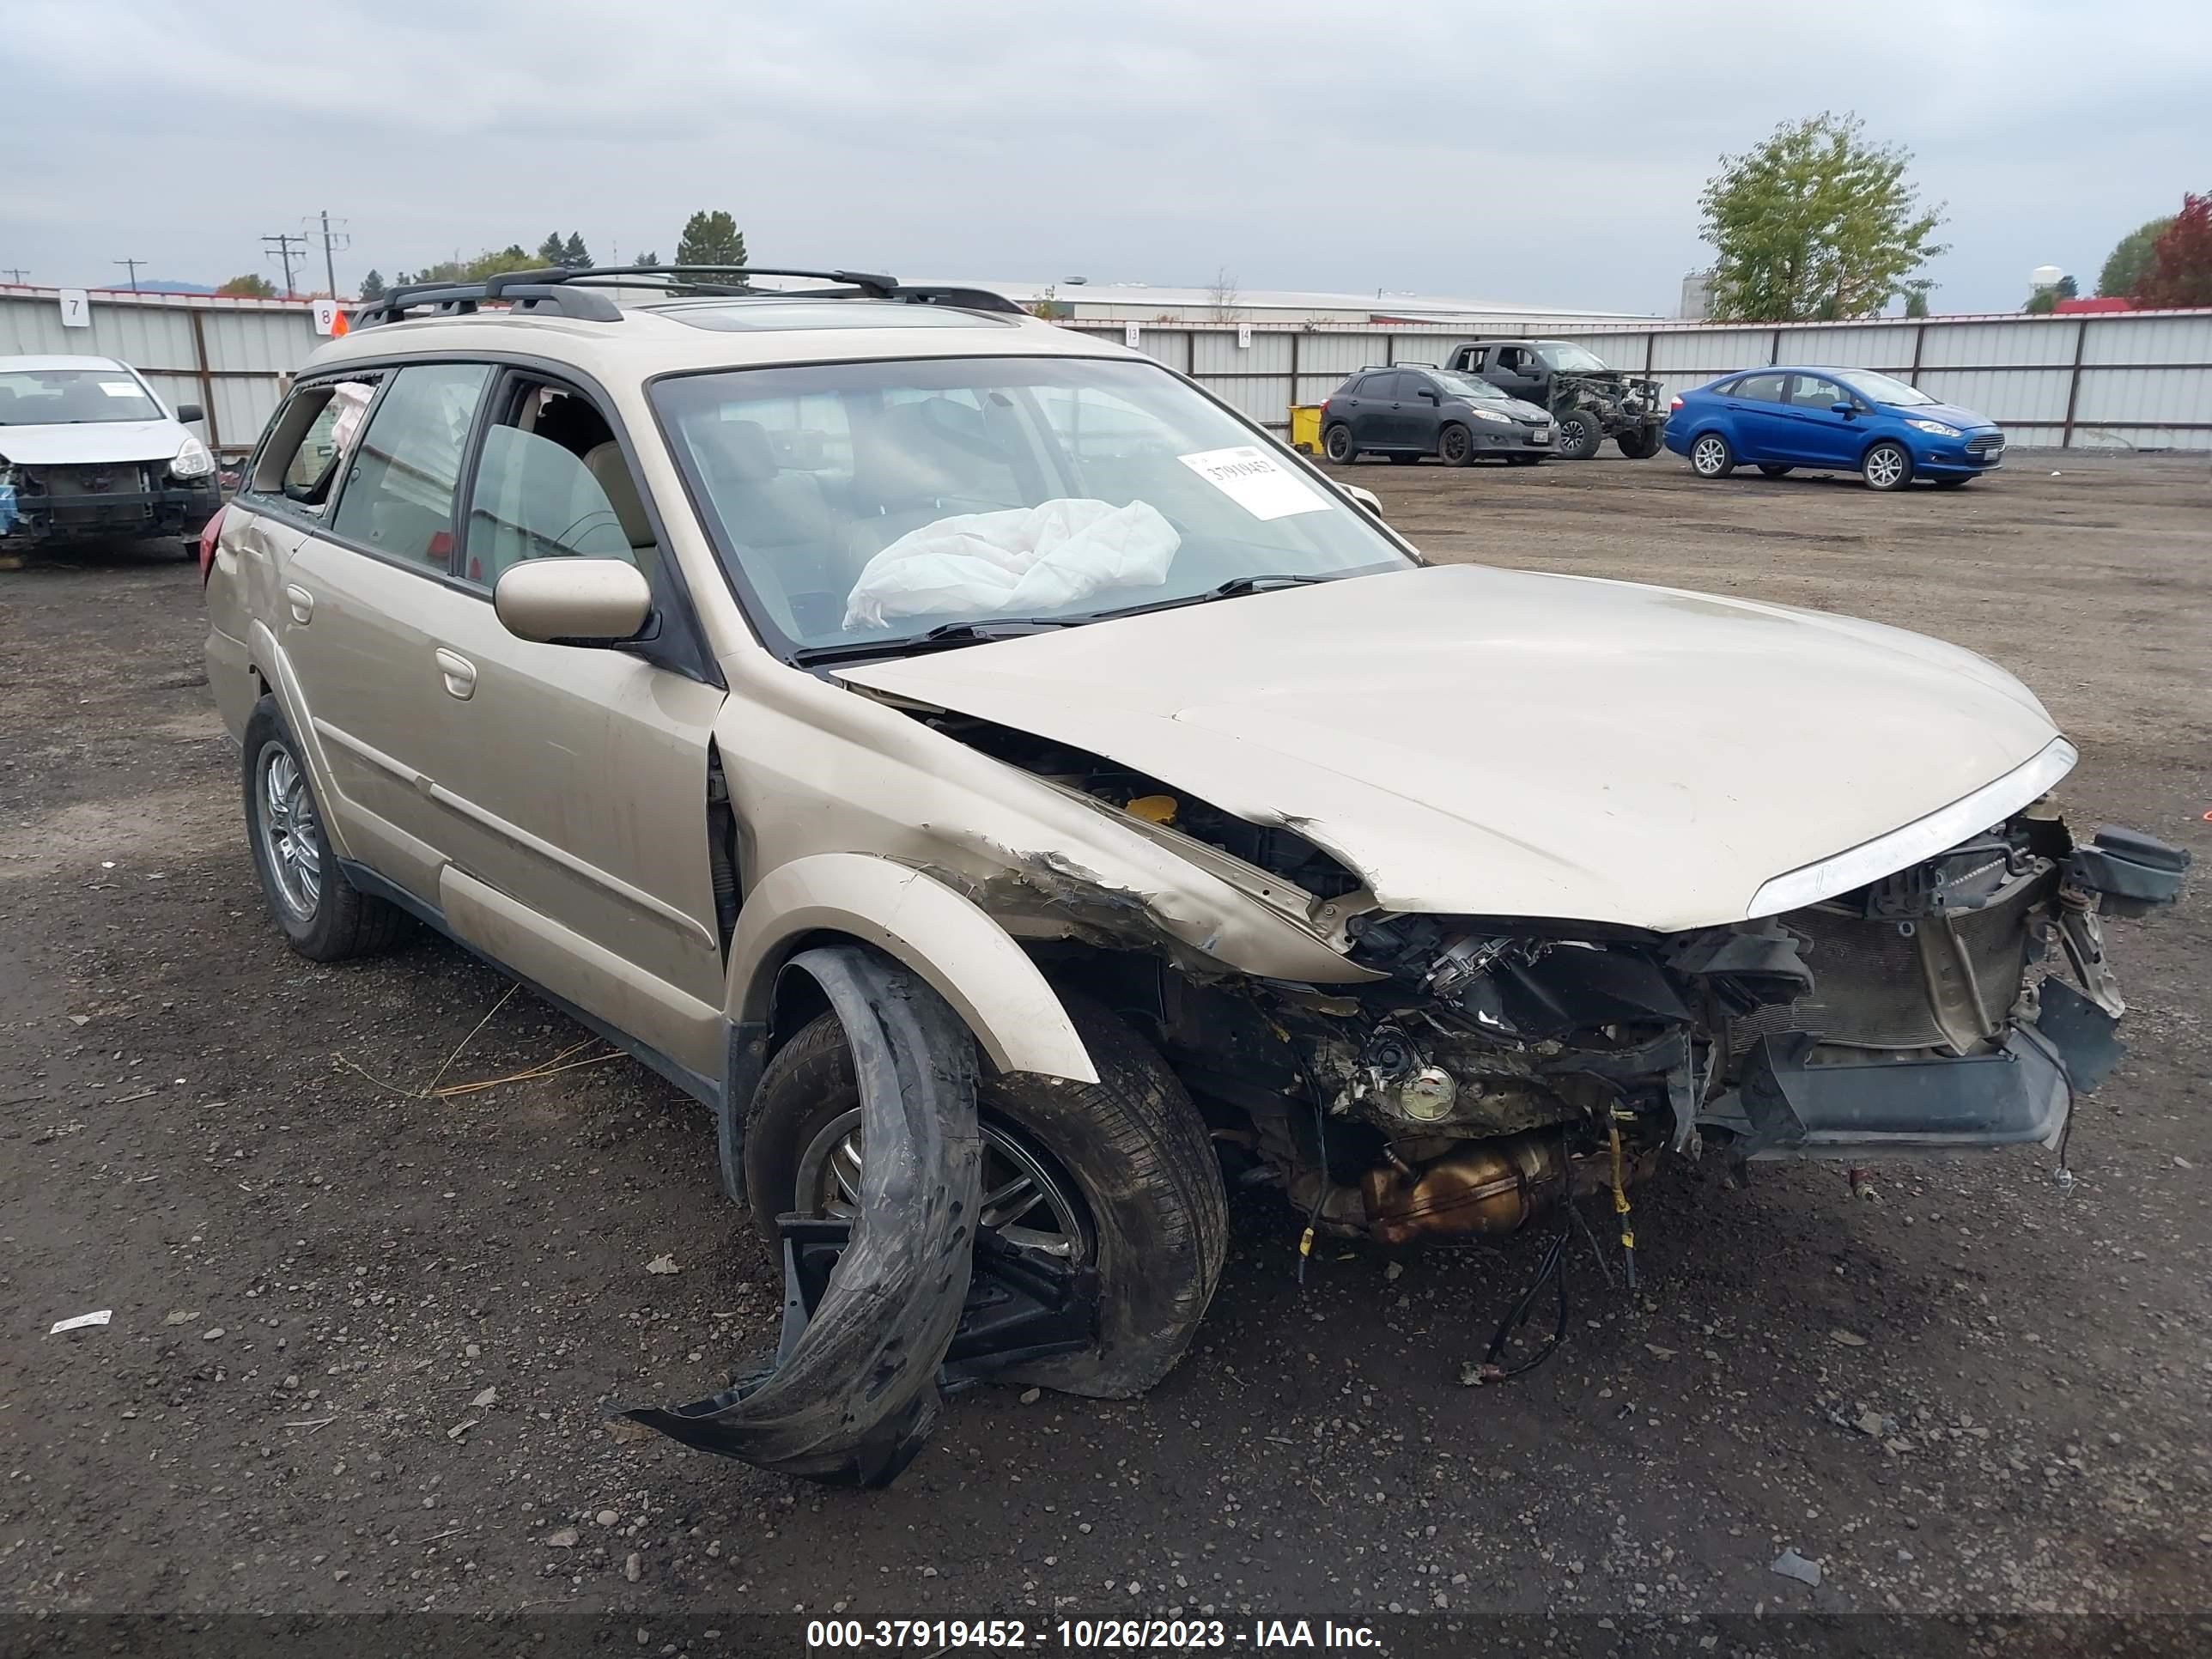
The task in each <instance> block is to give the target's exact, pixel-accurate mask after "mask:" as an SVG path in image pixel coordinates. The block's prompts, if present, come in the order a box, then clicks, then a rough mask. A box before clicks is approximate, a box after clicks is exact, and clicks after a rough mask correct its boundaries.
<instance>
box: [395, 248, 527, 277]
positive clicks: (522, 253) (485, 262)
mask: <svg viewBox="0 0 2212 1659" xmlns="http://www.w3.org/2000/svg"><path fill="white" fill-rule="evenodd" d="M543 269H544V267H543V266H542V265H541V264H539V263H538V256H537V255H536V254H534V253H532V252H530V250H529V249H527V248H526V247H524V246H522V244H521V243H520V242H510V243H508V244H507V246H505V247H503V248H501V249H500V250H499V251H498V252H490V251H489V250H488V251H486V252H483V253H479V254H477V257H476V258H473V259H464V258H460V257H459V255H458V254H457V255H455V256H454V257H453V258H450V259H441V260H439V261H438V263H437V264H434V265H425V266H423V267H422V270H418V271H416V273H415V276H414V280H415V281H416V282H418V283H480V282H482V281H483V279H484V278H485V277H487V276H498V275H499V274H500V272H501V271H503V270H543Z"/></svg>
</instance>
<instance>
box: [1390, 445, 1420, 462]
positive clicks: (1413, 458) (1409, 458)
mask: <svg viewBox="0 0 2212 1659" xmlns="http://www.w3.org/2000/svg"><path fill="white" fill-rule="evenodd" d="M1419 459H1421V458H1420V457H1419V455H1416V454H1413V453H1411V452H1409V451H1407V450H1403V449H1401V450H1397V451H1395V452H1393V453H1392V454H1391V457H1390V465H1393V466H1412V465H1413V464H1414V463H1416V462H1417V461H1419Z"/></svg>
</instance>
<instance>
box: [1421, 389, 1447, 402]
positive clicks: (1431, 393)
mask: <svg viewBox="0 0 2212 1659" xmlns="http://www.w3.org/2000/svg"><path fill="white" fill-rule="evenodd" d="M1421 396H1422V397H1424V398H1427V399H1428V400H1429V402H1431V403H1432V404H1441V403H1443V396H1442V394H1440V393H1439V392H1437V390H1436V389H1435V388H1434V387H1430V388H1428V389H1426V390H1425V391H1424V392H1422V393H1421Z"/></svg>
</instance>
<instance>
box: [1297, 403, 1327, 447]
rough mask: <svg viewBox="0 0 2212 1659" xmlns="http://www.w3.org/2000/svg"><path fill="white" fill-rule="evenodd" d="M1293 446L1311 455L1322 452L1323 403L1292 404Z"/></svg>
mask: <svg viewBox="0 0 2212 1659" xmlns="http://www.w3.org/2000/svg"><path fill="white" fill-rule="evenodd" d="M1291 448H1293V449H1301V450H1304V452H1305V453H1307V454H1309V455H1318V454H1320V453H1321V405H1320V404H1291Z"/></svg>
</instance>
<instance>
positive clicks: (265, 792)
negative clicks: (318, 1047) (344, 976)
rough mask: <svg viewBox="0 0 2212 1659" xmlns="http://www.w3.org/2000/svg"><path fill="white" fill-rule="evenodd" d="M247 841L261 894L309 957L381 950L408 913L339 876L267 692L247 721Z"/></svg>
mask: <svg viewBox="0 0 2212 1659" xmlns="http://www.w3.org/2000/svg"><path fill="white" fill-rule="evenodd" d="M244 758H245V765H244V769H243V777H242V780H241V781H242V783H243V785H244V788H245V794H246V842H247V844H248V845H249V846H250V847H252V849H253V867H254V870H255V872H256V873H258V875H259V876H260V878H261V893H262V896H263V897H264V899H266V900H267V901H268V903H269V910H270V915H273V916H275V917H276V926H277V927H279V928H281V929H283V934H284V937H285V939H287V940H288V941H289V943H290V945H291V946H292V948H293V949H294V950H295V951H298V952H299V953H300V954H301V956H303V957H307V960H308V961H310V962H343V961H344V960H346V959H347V958H348V957H365V956H369V955H373V954H374V953H375V952H376V951H383V950H388V949H389V948H390V947H391V946H392V945H393V944H394V943H395V942H396V941H397V940H398V939H400V938H401V937H402V936H403V935H404V933H405V932H406V930H407V917H406V915H404V913H403V912H402V911H400V910H399V909H398V908H396V907H395V906H392V905H391V904H387V903H386V902H384V901H383V900H382V899H377V898H370V897H368V896H367V895H366V894H364V893H362V892H361V891H360V890H358V889H357V888H356V887H355V886H354V884H352V883H351V882H349V881H348V880H347V879H346V878H345V872H344V871H343V870H342V869H340V868H339V867H338V861H337V855H336V854H334V853H332V852H331V841H330V835H329V832H328V831H327V830H325V828H324V827H323V826H324V816H323V809H322V805H321V803H320V802H319V801H318V800H317V799H316V798H315V791H314V785H313V783H312V782H311V781H309V776H308V772H307V763H306V762H305V760H304V759H303V758H302V757H301V753H300V747H299V744H298V742H297V741H296V740H295V738H293V736H292V728H291V727H290V726H289V725H288V724H287V723H286V721H285V719H284V714H283V710H282V709H280V708H278V707H277V706H276V698H274V697H264V698H262V699H261V701H260V702H258V703H256V704H255V705H254V707H253V714H252V717H251V718H250V719H248V720H247V721H246V740H245V745H244Z"/></svg>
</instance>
